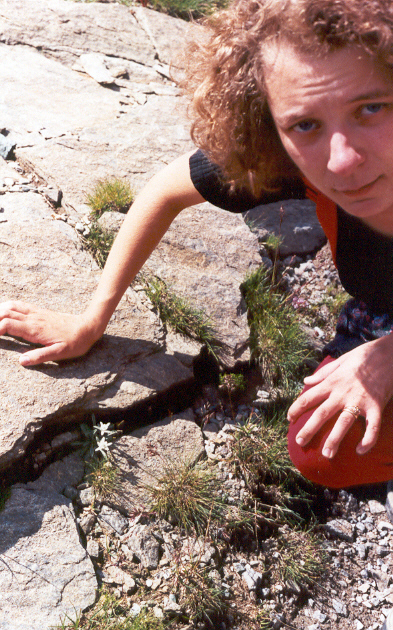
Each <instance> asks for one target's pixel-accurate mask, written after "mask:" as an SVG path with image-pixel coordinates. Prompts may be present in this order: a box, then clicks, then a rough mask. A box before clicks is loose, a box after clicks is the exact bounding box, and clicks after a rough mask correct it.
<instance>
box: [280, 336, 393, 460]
mask: <svg viewBox="0 0 393 630" xmlns="http://www.w3.org/2000/svg"><path fill="white" fill-rule="evenodd" d="M304 383H305V385H307V386H310V389H308V390H307V391H305V392H304V393H303V394H301V396H299V398H298V399H297V400H296V401H295V402H294V403H293V405H292V406H291V407H290V409H289V411H288V420H289V421H290V422H296V420H297V419H298V418H299V417H300V416H301V415H302V414H303V413H305V412H306V411H308V410H311V409H314V408H315V411H314V412H313V413H312V415H311V417H310V418H309V420H308V421H307V422H306V424H305V425H304V426H303V428H302V429H301V430H300V431H299V433H298V434H297V436H296V442H297V444H299V446H305V445H306V444H308V442H310V440H311V439H312V438H313V437H314V435H315V434H316V433H317V432H318V431H319V429H320V428H321V427H322V426H323V425H324V424H325V422H327V421H328V420H329V419H330V418H331V417H332V416H333V415H334V414H336V413H340V412H341V413H340V415H339V417H338V420H337V421H336V423H335V425H334V427H333V429H332V431H331V432H330V434H329V436H328V438H327V439H326V441H325V444H324V447H323V450H322V454H323V455H324V456H325V457H327V458H329V459H332V458H333V457H334V456H335V454H336V453H337V450H338V447H339V445H340V442H341V440H342V439H343V438H344V436H345V434H346V433H347V432H348V431H349V429H350V428H351V426H352V424H353V423H354V422H355V421H356V420H355V417H354V416H353V414H351V413H350V412H348V411H345V412H343V409H344V407H348V406H357V407H359V409H360V413H361V415H362V416H364V417H365V418H366V431H365V433H364V436H363V438H362V440H361V441H360V442H359V444H358V446H357V448H356V452H357V453H358V454H359V455H362V454H364V453H366V452H367V451H369V450H370V449H371V448H372V447H373V446H374V444H375V443H376V441H377V439H378V435H379V431H380V427H381V418H382V412H383V410H384V408H385V406H386V404H387V402H388V401H389V400H390V398H391V397H392V396H393V335H386V336H385V337H381V338H380V339H377V340H375V341H370V342H368V343H365V344H363V345H361V346H358V347H357V348H355V349H354V350H351V351H350V352H348V353H346V354H344V355H343V356H341V357H340V358H339V359H336V360H335V361H332V362H331V363H329V364H327V365H325V366H324V367H323V368H321V369H320V370H318V371H317V372H316V373H315V374H313V375H312V376H308V377H307V378H305V379H304Z"/></svg>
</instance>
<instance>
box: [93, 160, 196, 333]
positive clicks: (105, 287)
mask: <svg viewBox="0 0 393 630" xmlns="http://www.w3.org/2000/svg"><path fill="white" fill-rule="evenodd" d="M186 158H187V171H185V160H186ZM188 177H189V175H188V156H182V158H180V159H179V160H177V161H176V162H174V163H172V164H171V165H169V166H168V167H166V168H165V169H164V170H163V171H161V172H160V173H158V174H157V175H156V176H155V177H153V179H152V180H150V182H149V183H148V184H147V186H146V187H145V188H144V190H143V191H142V192H141V194H140V195H138V197H137V199H136V200H135V201H134V203H133V205H132V207H131V209H130V211H129V212H128V214H127V216H126V218H125V220H124V223H123V225H122V227H121V229H120V231H119V234H118V235H117V237H116V240H115V242H114V244H113V247H112V249H111V252H110V254H109V256H108V260H107V263H106V265H105V268H104V270H103V272H102V276H101V279H100V282H99V285H98V287H97V290H96V292H95V294H94V296H93V298H92V301H91V303H90V305H89V307H88V309H87V311H86V315H87V316H88V317H89V318H90V320H91V322H92V324H93V322H94V326H95V327H96V336H98V337H99V336H100V335H101V334H102V333H103V332H104V330H105V328H106V325H107V323H108V321H109V319H110V317H111V315H112V313H113V311H114V310H115V308H116V306H117V304H118V302H119V300H120V299H121V297H122V295H123V294H124V292H125V291H126V289H127V287H128V286H129V284H130V282H131V281H132V280H133V278H134V277H135V275H136V274H137V273H138V271H139V270H140V268H141V267H142V266H143V264H144V262H145V261H146V259H147V258H148V257H149V256H150V254H151V252H152V251H153V250H154V248H155V247H156V246H157V245H158V243H159V241H160V240H161V238H162V236H163V235H164V234H165V232H166V231H167V229H168V228H169V226H170V224H171V223H172V221H173V220H174V219H175V217H176V216H177V215H178V214H179V212H180V211H181V210H182V209H183V208H185V207H187V206H189V205H192V204H195V203H199V202H200V201H203V199H202V197H201V196H200V195H199V193H197V191H196V190H195V189H194V188H193V186H191V185H190V182H189V180H188V179H187V178H188Z"/></svg>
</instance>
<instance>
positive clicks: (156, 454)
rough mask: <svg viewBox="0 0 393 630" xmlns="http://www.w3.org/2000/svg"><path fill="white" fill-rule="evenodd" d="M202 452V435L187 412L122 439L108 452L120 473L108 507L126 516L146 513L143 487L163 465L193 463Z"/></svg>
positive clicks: (147, 497) (152, 481)
mask: <svg viewBox="0 0 393 630" xmlns="http://www.w3.org/2000/svg"><path fill="white" fill-rule="evenodd" d="M203 452H204V448H203V438H202V432H201V430H200V428H199V427H198V425H197V424H195V422H194V416H193V412H192V411H191V410H188V411H186V412H183V413H182V414H179V415H176V416H172V417H170V418H166V419H165V420H161V421H159V422H156V423H155V424H152V425H150V426H148V427H144V428H143V429H138V430H136V431H133V433H131V434H130V435H125V436H123V437H122V438H121V439H120V440H118V441H117V442H116V444H115V445H114V447H113V449H112V455H113V457H114V460H115V462H116V463H117V465H118V467H119V470H121V472H122V485H121V491H118V492H116V493H114V495H113V496H112V497H111V501H112V503H113V504H116V505H118V506H119V507H121V509H122V511H127V512H129V513H132V512H133V511H134V510H141V511H146V510H149V506H150V503H151V496H150V494H149V492H148V491H147V489H146V486H149V485H154V484H155V482H156V479H157V477H159V476H160V475H161V474H162V471H163V463H164V466H165V462H170V463H171V465H176V464H177V463H179V464H180V463H181V462H182V461H183V460H186V461H190V462H193V461H197V460H198V459H199V458H200V457H201V455H202V454H203Z"/></svg>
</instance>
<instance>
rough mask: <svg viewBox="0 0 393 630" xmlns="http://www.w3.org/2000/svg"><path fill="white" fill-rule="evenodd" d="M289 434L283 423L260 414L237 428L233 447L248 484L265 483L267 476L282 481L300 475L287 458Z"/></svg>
mask: <svg viewBox="0 0 393 630" xmlns="http://www.w3.org/2000/svg"><path fill="white" fill-rule="evenodd" d="M286 433H287V430H286V427H285V425H284V423H283V422H281V423H280V422H279V421H278V419H272V420H270V421H267V420H264V419H263V418H262V417H261V416H257V415H255V417H254V418H253V419H252V420H250V419H248V421H247V422H246V423H245V424H244V425H243V426H238V427H237V430H236V432H235V434H234V441H233V442H232V447H231V448H232V452H233V456H234V459H235V461H236V463H237V466H238V467H239V468H240V470H241V472H242V475H243V477H244V478H245V480H246V483H247V485H253V484H255V483H256V482H257V481H262V482H263V481H264V480H265V478H266V476H267V475H270V476H271V477H272V478H274V480H275V481H278V482H282V481H283V480H284V479H286V478H287V477H288V476H289V475H292V476H295V475H296V474H299V473H297V471H296V469H295V467H294V466H293V464H292V462H291V460H290V458H289V455H288V446H287V437H286Z"/></svg>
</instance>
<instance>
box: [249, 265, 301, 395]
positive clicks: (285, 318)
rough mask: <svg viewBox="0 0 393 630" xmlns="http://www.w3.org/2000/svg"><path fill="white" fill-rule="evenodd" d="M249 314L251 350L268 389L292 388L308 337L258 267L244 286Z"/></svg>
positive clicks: (284, 300) (265, 273)
mask: <svg viewBox="0 0 393 630" xmlns="http://www.w3.org/2000/svg"><path fill="white" fill-rule="evenodd" d="M243 293H244V297H245V300H246V304H247V307H248V312H249V322H250V348H251V352H252V356H253V358H254V359H256V360H258V361H259V363H260V365H261V368H262V374H263V376H264V378H265V380H266V381H267V383H268V384H269V385H271V386H278V385H280V384H282V385H283V386H284V387H285V388H293V387H294V386H295V385H297V383H298V381H299V369H300V366H301V364H302V361H303V360H304V358H305V356H306V355H307V338H306V335H305V333H304V332H303V330H302V328H301V326H300V323H299V320H298V317H297V314H296V312H295V311H294V309H293V308H291V307H290V305H288V304H287V301H286V297H285V296H284V295H283V294H282V293H280V291H279V289H278V285H277V284H276V283H273V282H272V275H271V273H270V274H269V271H267V270H266V269H265V268H264V267H260V268H259V269H258V270H257V271H254V272H253V273H252V274H250V275H249V276H248V278H247V279H246V281H245V282H244V283H243Z"/></svg>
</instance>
